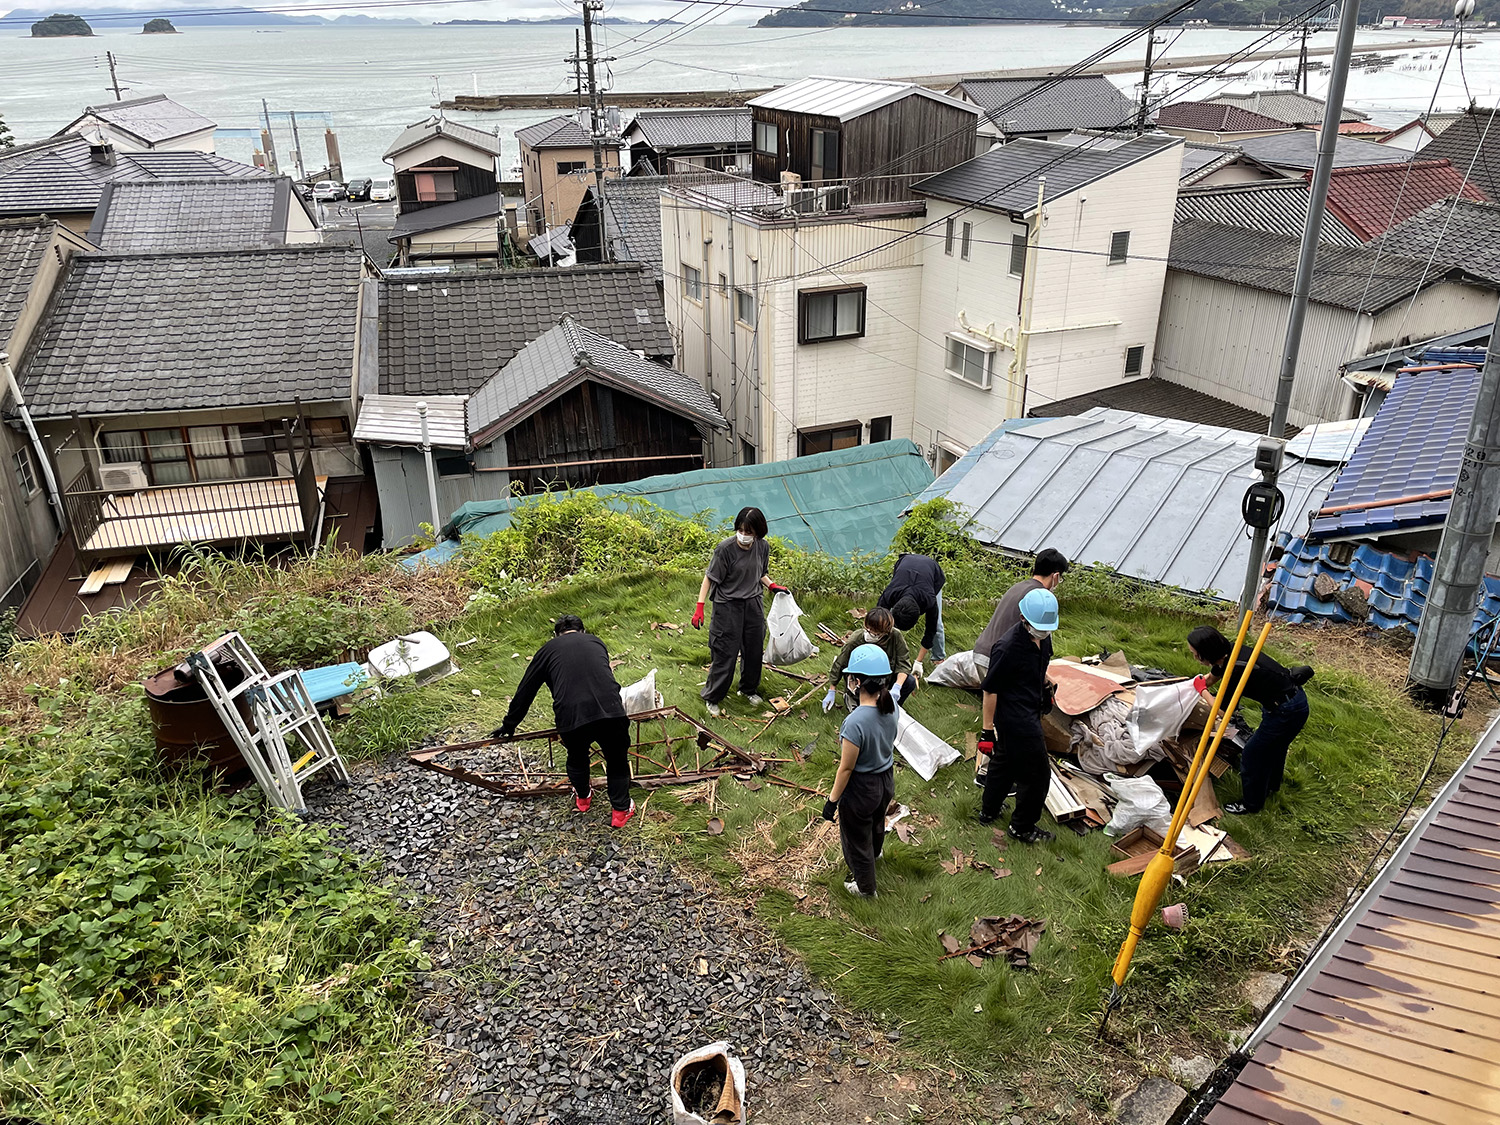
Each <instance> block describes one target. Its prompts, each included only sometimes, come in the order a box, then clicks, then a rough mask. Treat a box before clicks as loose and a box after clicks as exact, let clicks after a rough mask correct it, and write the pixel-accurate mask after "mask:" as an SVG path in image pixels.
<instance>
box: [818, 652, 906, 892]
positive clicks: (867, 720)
mask: <svg viewBox="0 0 1500 1125" xmlns="http://www.w3.org/2000/svg"><path fill="white" fill-rule="evenodd" d="M893 678H894V676H893V674H892V672H891V662H890V658H889V657H887V656H886V654H885V652H884V651H883V650H882V649H881V648H880V647H879V646H878V645H868V644H867V645H860V646H859V647H858V648H856V649H855V650H854V652H853V653H852V654H851V655H850V657H849V662H848V664H847V665H845V667H844V679H845V681H846V682H847V684H848V686H849V690H850V691H851V692H853V693H854V695H855V697H856V698H857V699H858V700H859V706H857V707H856V708H855V709H854V710H853V711H851V712H850V713H849V717H848V718H846V719H845V720H844V726H843V728H842V729H841V730H840V731H839V768H838V773H837V774H836V775H835V776H834V779H833V788H832V789H830V790H829V792H828V800H827V802H826V803H825V804H824V805H823V819H824V820H829V821H831V820H833V819H834V817H835V816H837V817H838V824H839V842H840V843H841V844H842V845H843V848H844V862H845V863H847V864H848V865H849V878H848V879H847V880H845V882H844V889H845V890H846V891H848V892H849V893H850V894H857V895H863V896H865V897H866V898H874V897H875V861H876V860H877V859H879V858H880V854H881V852H882V850H884V846H885V812H886V809H887V808H888V807H889V806H890V803H891V802H892V801H893V800H895V798H896V769H895V766H896V701H895V700H894V699H892V698H891V681H892V679H893Z"/></svg>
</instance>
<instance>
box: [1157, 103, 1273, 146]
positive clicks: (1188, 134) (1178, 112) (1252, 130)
mask: <svg viewBox="0 0 1500 1125" xmlns="http://www.w3.org/2000/svg"><path fill="white" fill-rule="evenodd" d="M1156 127H1157V128H1158V129H1160V130H1162V132H1164V133H1171V134H1172V135H1173V136H1177V137H1183V138H1186V139H1187V140H1190V141H1203V142H1206V143H1208V144H1216V145H1232V144H1238V143H1239V142H1240V141H1244V140H1249V139H1250V138H1252V137H1268V136H1271V135H1273V134H1275V133H1285V132H1287V131H1289V130H1290V129H1292V128H1293V126H1291V125H1287V124H1286V123H1285V122H1282V121H1277V120H1275V119H1274V118H1270V117H1266V116H1264V115H1263V114H1259V113H1255V112H1253V111H1252V110H1248V109H1242V108H1240V107H1239V106H1237V105H1223V104H1219V103H1216V102H1173V103H1172V104H1171V105H1164V106H1162V107H1161V108H1160V109H1159V110H1157V111H1156Z"/></svg>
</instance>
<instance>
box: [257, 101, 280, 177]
mask: <svg viewBox="0 0 1500 1125" xmlns="http://www.w3.org/2000/svg"><path fill="white" fill-rule="evenodd" d="M260 111H261V113H262V114H264V115H265V118H266V138H265V145H266V163H268V164H269V165H270V166H271V171H272V172H280V171H281V169H280V168H279V167H278V166H277V164H276V138H275V137H274V136H273V135H272V134H271V110H270V107H268V106H267V105H266V99H265V98H261V99H260Z"/></svg>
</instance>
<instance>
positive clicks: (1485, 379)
mask: <svg viewBox="0 0 1500 1125" xmlns="http://www.w3.org/2000/svg"><path fill="white" fill-rule="evenodd" d="M1407 378H1411V379H1419V378H1432V376H1420V375H1410V376H1407ZM1496 512H1500V347H1496V346H1495V345H1494V344H1491V345H1490V349H1489V354H1488V356H1487V357H1486V358H1485V362H1484V371H1483V372H1482V373H1481V374H1480V376H1479V398H1478V400H1477V401H1476V402H1475V404H1474V417H1473V419H1472V420H1471V421H1470V422H1469V439H1468V441H1467V442H1466V443H1465V444H1464V459H1463V464H1462V465H1461V466H1460V467H1459V470H1458V480H1457V481H1456V482H1455V484H1454V486H1453V499H1452V501H1451V502H1450V504H1449V507H1448V520H1447V522H1446V523H1445V524H1444V525H1443V537H1442V539H1441V540H1439V542H1438V551H1437V559H1436V561H1435V562H1434V565H1433V568H1432V588H1431V589H1430V590H1429V591H1428V594H1427V605H1426V607H1425V608H1424V609H1423V610H1422V620H1421V623H1420V624H1419V625H1418V626H1417V643H1416V646H1415V647H1414V648H1413V649H1412V654H1411V667H1410V670H1409V673H1408V675H1409V676H1410V679H1411V686H1412V688H1413V690H1414V693H1415V694H1418V695H1425V696H1428V697H1429V698H1430V699H1431V700H1432V701H1433V702H1437V701H1440V700H1442V699H1443V698H1444V697H1446V696H1447V694H1448V692H1449V691H1451V690H1452V688H1453V685H1454V683H1456V682H1457V680H1458V672H1459V667H1460V665H1461V663H1462V661H1463V657H1464V648H1465V647H1466V646H1467V645H1468V643H1469V634H1470V633H1471V632H1472V631H1473V628H1474V609H1475V606H1476V605H1477V604H1478V602H1479V593H1480V590H1481V588H1482V584H1483V582H1484V567H1485V561H1486V560H1487V559H1488V557H1489V553H1490V543H1491V541H1492V540H1493V539H1494V536H1495V513H1496Z"/></svg>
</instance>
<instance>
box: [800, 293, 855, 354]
mask: <svg viewBox="0 0 1500 1125" xmlns="http://www.w3.org/2000/svg"><path fill="white" fill-rule="evenodd" d="M864 334H865V287H864V286H863V285H860V286H857V287H854V288H850V289H803V290H800V291H799V292H798V293H797V342H798V343H799V344H816V343H821V342H823V341H825V340H849V339H854V338H856V337H859V336H863V335H864Z"/></svg>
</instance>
